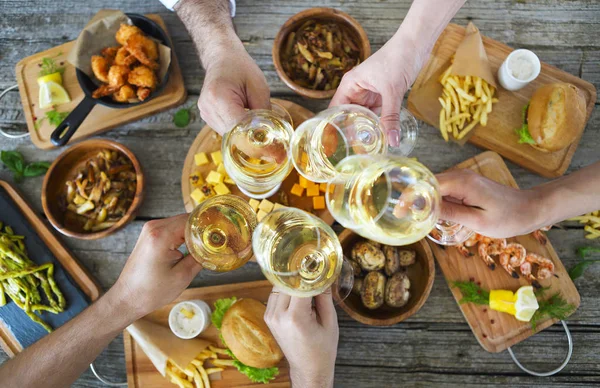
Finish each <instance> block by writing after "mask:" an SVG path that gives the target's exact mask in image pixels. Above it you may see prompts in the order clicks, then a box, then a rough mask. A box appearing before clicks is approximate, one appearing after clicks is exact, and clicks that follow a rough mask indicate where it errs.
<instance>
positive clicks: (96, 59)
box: [92, 55, 108, 82]
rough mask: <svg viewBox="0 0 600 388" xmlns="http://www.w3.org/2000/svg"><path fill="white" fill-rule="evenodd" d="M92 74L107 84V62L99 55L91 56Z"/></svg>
mask: <svg viewBox="0 0 600 388" xmlns="http://www.w3.org/2000/svg"><path fill="white" fill-rule="evenodd" d="M92 72H93V73H94V75H95V76H96V78H98V80H99V81H102V82H108V61H107V60H106V58H104V57H102V56H100V55H92Z"/></svg>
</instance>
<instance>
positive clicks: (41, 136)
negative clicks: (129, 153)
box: [15, 14, 187, 149]
mask: <svg viewBox="0 0 600 388" xmlns="http://www.w3.org/2000/svg"><path fill="white" fill-rule="evenodd" d="M145 16H147V17H148V18H149V19H152V20H153V21H155V22H156V23H158V24H159V25H160V27H161V28H162V29H163V30H164V31H165V32H166V34H167V36H168V35H169V33H168V31H167V27H166V25H165V22H164V21H163V19H162V18H161V17H160V16H159V15H156V14H150V15H145ZM74 43H75V41H71V42H68V43H65V44H62V45H60V46H57V47H53V48H51V49H49V50H46V51H43V52H41V53H37V54H34V55H32V56H30V57H27V58H24V59H22V60H20V61H19V63H17V66H16V68H15V73H16V76H17V83H18V84H19V93H20V94H21V103H22V105H23V112H24V114H25V120H26V121H27V129H28V130H29V134H30V135H31V141H32V142H33V144H34V145H35V146H36V147H38V148H41V149H49V148H54V147H55V146H54V145H53V144H52V143H51V142H50V135H51V134H52V132H53V131H54V128H55V127H54V126H53V125H51V124H50V123H49V122H48V120H43V121H42V122H41V124H39V126H38V128H37V129H36V127H35V124H34V123H35V121H36V118H37V119H38V120H39V119H40V118H42V117H45V112H47V111H49V110H51V109H50V108H49V109H40V108H39V105H38V93H39V86H38V84H37V78H38V77H39V72H40V67H39V64H40V63H41V62H42V58H53V59H54V60H55V61H56V63H57V64H60V66H64V67H65V72H64V74H63V86H64V87H65V89H66V90H67V92H68V93H69V96H71V102H69V103H67V104H63V105H59V106H58V107H57V108H56V109H57V110H58V111H59V112H70V111H72V110H73V109H75V107H76V106H77V105H78V104H79V103H80V102H81V100H83V97H84V93H83V90H81V88H80V87H79V82H78V81H77V75H76V73H75V67H74V66H73V65H71V64H70V63H69V62H67V55H68V53H69V51H70V50H71V47H72V46H73V44H74ZM171 52H172V56H171V66H170V69H169V80H168V82H167V85H166V86H165V88H164V89H163V91H162V92H161V93H160V95H159V96H156V97H155V98H153V99H152V100H150V101H148V102H147V103H145V104H141V105H138V106H135V107H131V108H126V109H112V108H109V107H106V106H103V105H100V104H97V105H96V106H95V107H94V108H93V109H92V111H91V112H90V114H89V115H88V117H87V118H86V119H85V121H84V122H83V123H82V124H81V126H80V127H79V129H78V130H77V132H75V134H74V135H73V137H72V138H71V140H70V141H69V142H70V143H73V142H75V141H78V140H82V139H85V138H87V137H90V136H93V135H95V134H98V133H101V132H105V131H108V130H109V129H112V128H115V127H117V126H119V125H122V124H125V123H128V122H130V121H135V120H139V119H141V118H143V117H145V116H148V115H151V114H154V113H157V112H160V111H163V110H166V109H169V108H171V107H173V106H177V105H179V104H181V103H182V102H183V101H185V98H186V96H187V92H186V89H185V86H184V84H183V76H182V75H181V69H180V68H179V63H178V62H177V56H176V55H175V50H171Z"/></svg>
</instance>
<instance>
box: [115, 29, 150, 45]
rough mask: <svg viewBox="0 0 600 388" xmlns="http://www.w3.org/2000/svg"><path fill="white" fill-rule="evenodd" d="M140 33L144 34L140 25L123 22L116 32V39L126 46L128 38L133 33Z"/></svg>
mask: <svg viewBox="0 0 600 388" xmlns="http://www.w3.org/2000/svg"><path fill="white" fill-rule="evenodd" d="M139 34H143V32H142V30H140V29H139V28H138V27H136V26H130V25H129V24H121V27H119V30H118V31H117V33H116V34H115V39H117V42H119V44H121V45H122V46H125V45H126V44H127V39H129V38H130V37H131V36H132V35H139Z"/></svg>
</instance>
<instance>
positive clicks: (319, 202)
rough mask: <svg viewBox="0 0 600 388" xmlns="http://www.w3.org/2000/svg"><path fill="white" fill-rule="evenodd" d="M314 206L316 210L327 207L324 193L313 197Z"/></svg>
mask: <svg viewBox="0 0 600 388" xmlns="http://www.w3.org/2000/svg"><path fill="white" fill-rule="evenodd" d="M313 208H314V209H315V210H319V209H325V197H323V196H322V195H320V196H318V197H313Z"/></svg>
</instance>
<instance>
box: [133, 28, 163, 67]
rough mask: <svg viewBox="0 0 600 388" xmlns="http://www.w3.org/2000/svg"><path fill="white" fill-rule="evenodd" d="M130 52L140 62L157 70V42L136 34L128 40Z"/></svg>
mask: <svg viewBox="0 0 600 388" xmlns="http://www.w3.org/2000/svg"><path fill="white" fill-rule="evenodd" d="M125 47H126V48H127V51H129V52H130V53H131V54H132V55H133V56H134V57H135V58H136V59H137V60H138V61H140V62H141V63H142V64H143V65H146V66H148V67H149V68H151V69H157V68H158V63H156V61H157V60H158V45H157V44H156V42H155V41H153V40H152V39H150V38H148V37H147V36H144V35H142V34H134V35H131V36H130V37H129V39H127V43H126V44H125Z"/></svg>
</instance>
